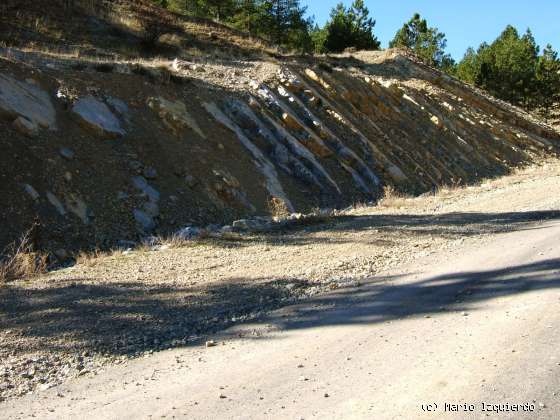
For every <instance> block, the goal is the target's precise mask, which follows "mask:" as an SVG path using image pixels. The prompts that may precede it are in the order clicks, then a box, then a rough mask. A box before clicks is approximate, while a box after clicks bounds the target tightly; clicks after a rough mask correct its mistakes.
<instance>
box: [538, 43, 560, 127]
mask: <svg viewBox="0 0 560 420" xmlns="http://www.w3.org/2000/svg"><path fill="white" fill-rule="evenodd" d="M536 79H537V84H538V99H537V102H536V106H538V107H539V108H540V109H541V112H542V115H543V117H544V118H545V120H548V118H549V117H550V110H551V108H552V107H553V106H554V105H555V104H557V103H559V102H560V61H559V60H558V53H557V52H556V51H555V50H554V49H553V48H552V45H550V44H548V45H547V46H546V48H545V49H544V51H543V53H542V55H541V56H540V57H539V59H538V63H537V70H536Z"/></svg>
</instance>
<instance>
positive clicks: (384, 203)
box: [379, 185, 410, 208]
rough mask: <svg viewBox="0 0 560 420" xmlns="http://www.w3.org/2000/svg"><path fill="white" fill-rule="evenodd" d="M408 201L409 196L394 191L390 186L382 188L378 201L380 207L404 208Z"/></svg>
mask: <svg viewBox="0 0 560 420" xmlns="http://www.w3.org/2000/svg"><path fill="white" fill-rule="evenodd" d="M409 201H410V196H408V195H407V194H404V193H402V192H400V191H398V190H396V189H395V187H393V186H392V185H386V186H385V187H384V188H383V198H382V199H381V200H380V201H379V206H381V207H396V208H399V207H404V206H406V205H407V203H408V202H409Z"/></svg>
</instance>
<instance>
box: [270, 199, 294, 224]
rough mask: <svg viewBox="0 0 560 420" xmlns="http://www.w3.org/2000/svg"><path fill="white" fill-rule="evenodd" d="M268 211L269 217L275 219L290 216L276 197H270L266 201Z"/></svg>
mask: <svg viewBox="0 0 560 420" xmlns="http://www.w3.org/2000/svg"><path fill="white" fill-rule="evenodd" d="M268 210H269V211H270V215H271V216H272V217H274V218H276V219H285V218H286V217H288V216H289V215H290V211H289V210H288V207H287V206H286V203H285V202H284V201H283V200H281V199H279V198H277V197H272V198H271V199H270V200H269V201H268Z"/></svg>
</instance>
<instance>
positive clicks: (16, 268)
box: [0, 228, 48, 283]
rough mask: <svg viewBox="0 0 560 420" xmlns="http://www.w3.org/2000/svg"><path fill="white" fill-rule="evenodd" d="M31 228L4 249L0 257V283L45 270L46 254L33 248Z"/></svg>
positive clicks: (32, 275)
mask: <svg viewBox="0 0 560 420" xmlns="http://www.w3.org/2000/svg"><path fill="white" fill-rule="evenodd" d="M33 229H34V228H31V229H30V230H28V231H27V232H25V233H24V234H23V235H22V236H21V238H20V239H19V240H18V241H17V242H14V243H12V244H11V245H10V246H8V247H7V248H6V249H5V250H4V252H3V258H2V259H0V283H5V282H8V281H12V280H18V279H23V278H30V277H34V276H37V275H39V274H42V273H45V272H46V271H47V259H48V257H47V255H46V254H43V253H40V252H36V251H34V249H33V243H32V240H31V237H32V233H33Z"/></svg>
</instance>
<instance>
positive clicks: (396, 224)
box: [240, 210, 560, 245]
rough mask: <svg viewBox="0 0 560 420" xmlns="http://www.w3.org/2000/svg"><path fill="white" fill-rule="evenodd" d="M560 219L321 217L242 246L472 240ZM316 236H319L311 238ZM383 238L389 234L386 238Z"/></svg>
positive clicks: (519, 215) (528, 215)
mask: <svg viewBox="0 0 560 420" xmlns="http://www.w3.org/2000/svg"><path fill="white" fill-rule="evenodd" d="M555 219H560V211H556V210H550V211H548V210H547V211H530V212H505V213H482V212H453V213H443V214H435V215H432V214H428V215H425V214H398V213H397V214H373V215H364V216H353V215H342V216H333V217H327V218H325V217H319V218H317V219H314V218H311V219H308V220H305V219H304V220H302V221H295V222H294V223H290V224H288V225H283V226H282V225H279V226H278V227H277V228H276V229H273V230H272V231H271V232H269V233H263V234H261V235H258V236H257V237H255V238H254V239H253V240H251V239H250V238H248V239H245V240H244V241H240V244H243V243H245V244H247V243H250V242H262V241H263V240H264V241H266V242H267V243H269V244H270V245H286V244H291V245H310V244H314V243H321V242H325V243H331V244H334V243H347V242H356V241H359V239H356V237H355V236H352V237H350V236H348V237H345V236H344V235H338V236H335V237H329V238H328V239H327V238H323V237H321V235H320V234H321V233H325V232H335V233H340V234H344V233H348V234H351V233H360V232H363V233H367V232H370V233H371V235H369V236H368V237H363V238H362V239H363V240H366V241H372V240H373V241H382V242H383V241H385V243H388V242H387V241H392V240H395V241H396V240H397V239H398V238H399V237H400V235H412V236H416V237H418V236H420V237H422V236H424V237H432V236H441V237H446V238H453V237H469V236H478V235H481V234H496V233H505V232H510V231H512V230H525V229H537V228H538V226H535V222H541V221H545V220H555ZM310 234H316V235H310ZM384 235H389V236H388V237H385V236H384ZM392 238H393V239H392Z"/></svg>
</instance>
